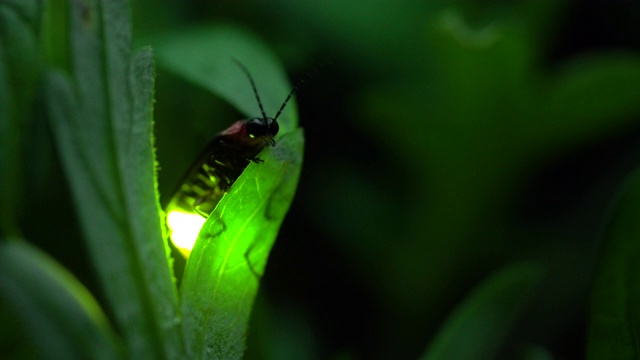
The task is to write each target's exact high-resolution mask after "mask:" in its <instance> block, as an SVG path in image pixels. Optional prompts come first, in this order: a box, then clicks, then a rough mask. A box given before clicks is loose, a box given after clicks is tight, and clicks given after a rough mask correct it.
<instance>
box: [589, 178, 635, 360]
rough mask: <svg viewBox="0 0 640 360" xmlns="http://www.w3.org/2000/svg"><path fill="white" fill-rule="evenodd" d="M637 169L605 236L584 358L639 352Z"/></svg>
mask: <svg viewBox="0 0 640 360" xmlns="http://www.w3.org/2000/svg"><path fill="white" fill-rule="evenodd" d="M639 216H640V172H639V171H636V172H635V173H634V174H632V176H630V178H629V181H628V182H627V183H626V184H625V186H624V187H623V190H622V191H621V193H620V197H619V199H618V201H617V204H616V208H615V212H614V216H613V218H612V221H611V223H610V225H609V229H608V231H607V234H606V237H605V241H606V243H605V246H604V249H603V252H602V255H601V259H600V264H599V265H598V268H597V272H596V276H595V279H594V283H593V289H592V293H591V306H590V314H589V327H588V339H587V341H588V342H587V358H588V359H637V358H638V355H639V354H640V309H639V308H638V305H637V304H638V303H639V302H640V286H639V285H638V284H640V245H639V244H638V237H639V236H640V221H638V218H639Z"/></svg>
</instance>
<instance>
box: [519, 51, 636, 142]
mask: <svg viewBox="0 0 640 360" xmlns="http://www.w3.org/2000/svg"><path fill="white" fill-rule="evenodd" d="M550 85H551V86H550V87H549V88H548V89H547V94H546V97H545V98H544V99H543V102H542V104H541V105H542V106H540V107H539V109H540V112H539V113H538V114H537V116H536V119H537V120H539V122H540V123H539V124H537V125H536V124H535V122H530V123H529V125H530V126H528V127H526V128H525V129H524V130H527V131H528V132H529V133H534V134H540V135H542V136H541V137H534V138H533V139H532V140H533V142H534V143H533V144H531V147H532V148H533V149H538V148H539V147H540V141H542V142H544V143H548V142H551V144H552V145H556V144H562V145H564V146H566V144H567V141H568V140H569V141H574V142H579V141H584V139H590V138H594V137H596V136H601V134H602V133H603V131H605V132H606V131H614V130H616V129H619V128H620V127H621V126H625V125H628V124H630V123H631V122H633V120H634V119H635V118H636V116H637V114H638V113H640V57H638V56H633V55H630V54H597V55H591V56H584V57H581V58H578V59H575V60H573V61H571V62H569V63H568V64H566V65H565V66H564V67H563V68H562V70H561V71H560V72H559V74H558V76H556V78H555V79H553V81H552V82H551V84H550Z"/></svg>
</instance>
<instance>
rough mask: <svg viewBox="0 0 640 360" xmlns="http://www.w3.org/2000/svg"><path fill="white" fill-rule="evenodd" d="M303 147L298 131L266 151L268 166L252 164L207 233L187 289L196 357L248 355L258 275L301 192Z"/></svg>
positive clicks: (185, 304) (188, 333)
mask: <svg viewBox="0 0 640 360" xmlns="http://www.w3.org/2000/svg"><path fill="white" fill-rule="evenodd" d="M302 147H303V137H302V131H301V130H298V131H295V132H290V133H288V134H286V136H284V137H282V139H281V140H280V142H279V143H278V146H277V147H276V148H275V149H273V150H272V151H271V150H267V151H264V152H263V153H262V154H261V155H260V156H261V158H263V159H264V163H263V164H251V165H249V167H248V168H247V170H245V172H244V173H243V174H242V175H241V176H240V178H238V180H237V181H236V183H235V184H234V186H233V187H232V188H231V190H230V191H229V193H228V194H227V195H225V197H224V198H223V199H222V200H221V201H220V203H219V204H218V206H217V207H216V210H214V213H212V215H211V216H210V217H209V219H208V220H207V222H206V223H205V225H204V227H203V229H202V230H201V232H200V236H199V238H198V241H197V242H196V246H195V247H194V249H193V252H192V253H191V257H190V258H189V261H188V262H187V267H186V269H185V275H184V278H183V283H182V286H181V289H180V292H181V299H182V312H183V316H184V318H183V333H184V336H185V339H190V340H191V342H190V343H187V350H188V354H189V355H190V356H195V357H196V358H208V357H211V356H212V357H219V358H240V357H241V356H242V353H243V351H244V337H245V334H246V328H247V323H248V320H249V315H250V312H251V307H252V304H253V300H254V298H255V295H256V293H257V290H258V283H259V279H258V278H256V276H257V275H256V274H261V273H262V272H263V271H264V266H265V265H266V261H267V257H268V254H269V251H270V249H271V247H272V245H273V243H274V241H275V238H276V235H277V232H278V229H279V227H280V225H281V223H282V221H283V219H284V216H285V214H286V212H287V210H288V207H289V205H290V203H291V200H292V198H293V195H294V193H295V188H296V186H297V182H298V177H299V173H300V169H301V162H302ZM256 199H257V200H256Z"/></svg>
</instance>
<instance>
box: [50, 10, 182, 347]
mask: <svg viewBox="0 0 640 360" xmlns="http://www.w3.org/2000/svg"><path fill="white" fill-rule="evenodd" d="M71 36H72V39H71V48H72V54H71V58H72V63H73V71H74V73H73V79H72V80H71V81H69V80H67V79H65V77H64V76H62V75H60V74H52V75H50V76H49V78H48V82H47V84H48V92H47V98H48V99H47V100H48V105H49V109H50V112H51V114H52V122H53V128H54V132H55V135H56V140H57V145H58V147H59V152H60V153H61V154H62V158H63V164H64V166H65V170H66V173H67V177H68V178H69V181H70V183H71V187H72V191H73V195H74V197H75V202H76V207H77V209H78V212H79V216H80V220H81V223H82V225H83V228H84V232H85V235H86V238H87V242H88V249H89V252H90V255H91V257H92V261H93V263H94V266H95V267H96V270H97V273H98V275H99V277H100V280H101V282H102V285H103V287H104V292H105V295H106V297H107V299H108V301H109V305H110V307H111V311H112V312H113V313H114V315H115V317H116V321H117V323H118V326H119V328H120V330H121V332H122V333H123V335H124V338H125V342H126V344H127V346H128V350H129V352H130V357H132V358H169V359H173V358H179V357H180V356H181V354H182V353H183V345H182V339H181V336H180V328H179V316H178V309H177V293H176V289H175V286H174V284H173V280H172V273H171V268H170V266H169V260H168V255H167V244H166V242H165V240H164V238H163V234H162V226H161V222H160V217H159V213H158V201H157V193H156V191H155V185H156V183H155V173H154V171H155V168H154V166H155V165H154V155H153V143H152V142H153V140H152V139H153V138H152V134H151V121H152V118H151V116H152V102H153V57H152V53H151V52H150V50H148V49H146V50H143V51H142V52H140V53H139V54H138V55H137V56H136V57H135V58H133V59H132V54H131V35H130V24H129V13H128V2H127V1H125V0H115V1H113V0H109V1H107V0H101V1H85V0H78V1H74V2H72V6H71Z"/></svg>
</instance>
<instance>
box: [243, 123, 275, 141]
mask: <svg viewBox="0 0 640 360" xmlns="http://www.w3.org/2000/svg"><path fill="white" fill-rule="evenodd" d="M278 130H280V125H278V122H277V121H275V120H274V119H272V118H270V117H266V118H253V119H249V120H248V121H247V124H246V130H245V131H246V134H247V135H248V136H249V137H250V138H251V139H263V140H266V142H268V143H269V145H271V146H274V145H275V143H276V142H275V141H274V140H273V138H274V137H275V136H276V135H277V134H278Z"/></svg>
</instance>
